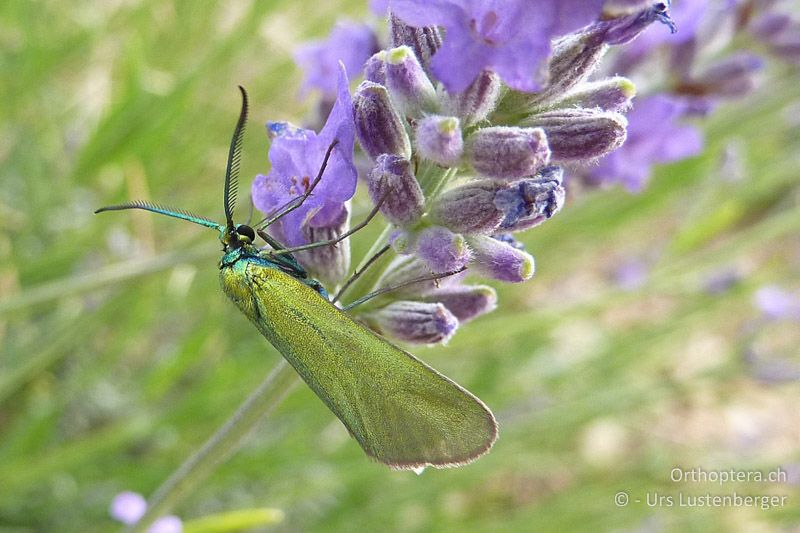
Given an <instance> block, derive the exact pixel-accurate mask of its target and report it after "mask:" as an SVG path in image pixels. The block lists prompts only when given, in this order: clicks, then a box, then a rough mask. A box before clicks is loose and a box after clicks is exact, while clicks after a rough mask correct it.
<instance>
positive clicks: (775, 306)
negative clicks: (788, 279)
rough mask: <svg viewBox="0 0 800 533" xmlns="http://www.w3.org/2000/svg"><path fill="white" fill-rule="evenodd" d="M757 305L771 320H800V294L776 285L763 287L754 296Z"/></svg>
mask: <svg viewBox="0 0 800 533" xmlns="http://www.w3.org/2000/svg"><path fill="white" fill-rule="evenodd" d="M753 300H754V302H755V305H756V307H758V309H759V310H760V311H761V313H762V314H763V315H764V317H765V318H767V319H769V320H785V319H791V320H800V294H798V293H793V292H789V291H787V290H786V289H783V288H781V287H778V286H775V285H768V286H766V287H761V288H760V289H758V291H756V293H755V296H754V298H753Z"/></svg>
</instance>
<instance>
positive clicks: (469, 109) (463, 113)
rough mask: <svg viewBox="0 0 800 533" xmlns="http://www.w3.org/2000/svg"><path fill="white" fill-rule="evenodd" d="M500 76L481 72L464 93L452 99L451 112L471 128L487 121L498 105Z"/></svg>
mask: <svg viewBox="0 0 800 533" xmlns="http://www.w3.org/2000/svg"><path fill="white" fill-rule="evenodd" d="M501 87H502V84H501V82H500V76H498V75H497V74H495V73H494V72H492V71H491V70H484V71H483V72H481V73H480V74H479V75H478V77H477V78H475V81H473V82H472V83H471V84H470V86H469V87H467V89H466V90H465V91H464V92H461V93H457V94H454V95H452V96H451V98H450V112H451V113H452V114H453V115H456V116H458V117H460V118H461V120H462V122H463V123H464V124H465V125H467V126H469V125H471V124H475V123H476V122H479V121H481V120H483V119H485V118H486V117H487V116H488V115H489V113H491V112H492V111H493V110H494V108H495V106H496V105H497V99H498V97H499V96H500V88H501Z"/></svg>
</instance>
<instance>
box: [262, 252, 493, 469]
mask: <svg viewBox="0 0 800 533" xmlns="http://www.w3.org/2000/svg"><path fill="white" fill-rule="evenodd" d="M247 276H248V280H249V282H250V283H249V285H250V286H251V288H252V290H253V296H254V300H255V302H256V304H255V305H256V308H257V311H258V318H259V320H254V322H255V323H256V326H258V328H259V330H261V332H262V333H263V334H264V336H265V337H267V339H268V340H269V341H270V342H271V343H272V344H273V345H274V346H275V347H276V348H277V349H278V350H279V351H280V352H281V353H282V354H283V356H284V357H285V358H286V359H287V360H288V361H289V363H291V364H292V366H293V367H294V368H295V369H296V370H297V372H298V373H299V374H300V376H301V377H302V378H303V379H304V380H305V382H306V383H307V384H308V386H309V387H311V389H312V390H313V391H314V392H315V393H316V394H317V396H319V397H320V398H321V399H322V401H323V402H325V404H327V406H328V407H329V408H330V409H331V411H333V412H334V414H336V416H337V417H338V418H339V419H340V420H341V421H342V422H343V423H344V425H345V426H346V427H347V429H348V430H349V431H350V433H351V434H352V435H353V437H355V439H356V440H357V441H358V442H359V444H360V445H361V447H362V448H363V449H364V451H366V453H367V454H368V455H370V456H372V457H374V458H375V459H377V460H378V461H380V462H382V463H385V464H387V465H389V466H391V467H393V468H419V467H424V466H428V465H431V466H435V467H444V466H454V465H459V464H464V463H468V462H471V461H473V460H474V459H476V458H477V457H479V456H481V455H483V454H484V453H486V452H487V451H488V450H489V449H490V448H491V446H492V444H494V441H495V440H496V438H497V423H496V421H495V419H494V416H493V415H492V413H491V411H489V409H488V408H487V407H486V406H485V405H484V404H483V402H481V401H480V400H479V399H478V398H476V397H475V396H473V395H472V394H471V393H470V392H468V391H467V390H466V389H464V388H462V387H461V386H460V385H458V384H456V383H455V382H453V381H452V380H450V379H449V378H447V377H446V376H444V375H442V374H440V373H439V372H437V371H436V370H434V369H433V368H431V367H429V366H428V365H426V364H425V363H423V362H422V361H420V360H419V359H417V358H415V357H414V356H413V355H411V354H409V353H408V352H406V351H404V350H402V349H400V348H398V347H397V346H395V345H393V344H391V343H390V342H388V341H387V340H386V339H384V338H383V337H381V336H379V335H377V334H375V333H373V332H372V331H370V330H369V329H367V328H365V327H364V326H362V325H360V324H358V323H357V322H355V321H354V320H353V319H352V318H351V317H350V316H348V315H347V314H346V313H344V312H342V311H341V310H339V309H338V308H336V307H334V306H333V305H332V304H331V303H329V302H328V301H327V300H325V298H323V297H322V296H320V295H319V294H318V293H317V292H315V291H314V290H313V289H311V288H309V287H307V286H306V285H304V284H303V283H302V282H300V281H298V280H296V279H295V278H293V277H291V276H289V275H287V274H285V273H283V272H280V271H278V270H276V269H274V268H270V267H268V266H263V265H260V264H258V263H255V262H251V263H249V264H248V268H247Z"/></svg>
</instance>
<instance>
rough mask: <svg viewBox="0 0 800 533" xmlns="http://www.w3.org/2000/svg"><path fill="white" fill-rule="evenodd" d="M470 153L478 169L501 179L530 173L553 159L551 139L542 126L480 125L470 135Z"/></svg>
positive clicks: (468, 141) (473, 164)
mask: <svg viewBox="0 0 800 533" xmlns="http://www.w3.org/2000/svg"><path fill="white" fill-rule="evenodd" d="M467 154H468V157H469V161H470V163H471V164H472V166H473V168H474V169H475V170H476V171H478V172H479V173H480V174H482V175H484V176H486V177H489V178H498V179H517V178H521V177H523V176H530V175H532V174H535V173H536V171H537V170H539V169H540V168H542V167H543V166H545V165H546V164H547V163H548V162H549V161H550V148H549V146H548V139H547V137H546V136H545V133H544V130H542V129H540V128H515V127H504V126H495V127H490V128H483V129H480V130H478V131H476V132H475V133H473V134H472V135H471V136H470V137H469V138H468V139H467Z"/></svg>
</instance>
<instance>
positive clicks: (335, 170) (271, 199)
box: [252, 64, 357, 246]
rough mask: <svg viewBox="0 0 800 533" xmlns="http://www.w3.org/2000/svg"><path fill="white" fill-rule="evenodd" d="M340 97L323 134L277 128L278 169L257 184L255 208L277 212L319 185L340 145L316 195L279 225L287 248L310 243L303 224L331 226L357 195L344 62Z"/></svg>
mask: <svg viewBox="0 0 800 533" xmlns="http://www.w3.org/2000/svg"><path fill="white" fill-rule="evenodd" d="M338 87H339V89H338V96H337V98H336V103H335V104H334V106H333V109H332V110H331V113H330V115H329V116H328V121H327V122H326V124H325V126H324V127H323V128H322V131H321V132H320V133H319V134H316V133H315V132H313V131H311V130H306V129H300V128H283V129H280V128H279V129H276V128H271V131H273V132H275V131H278V133H279V134H278V136H277V137H275V139H274V140H273V141H272V145H271V146H270V150H269V159H270V162H271V163H272V170H270V173H269V174H268V175H267V176H264V175H262V174H259V175H258V176H256V178H255V180H254V181H253V186H252V197H253V204H254V205H255V206H256V207H257V208H258V209H259V210H261V211H263V212H265V213H272V212H275V211H276V210H278V209H280V208H281V207H282V206H284V205H286V203H287V202H288V201H290V200H291V199H293V198H296V197H297V196H300V195H302V194H303V193H305V192H306V191H307V190H308V187H309V186H310V185H311V183H312V182H313V181H314V179H315V177H316V175H317V173H318V172H319V169H320V167H321V165H322V161H323V158H324V156H325V152H326V151H327V150H328V147H329V146H330V145H331V143H333V141H334V140H336V141H337V144H336V147H335V148H334V149H333V152H332V153H331V157H330V160H329V161H328V166H327V168H326V169H325V174H324V176H323V178H322V180H321V181H320V182H319V184H318V185H317V187H316V189H314V192H313V193H312V194H311V196H310V197H309V198H308V199H307V200H306V201H305V202H303V204H302V206H300V207H299V208H298V209H295V210H294V211H292V212H291V213H289V214H287V215H286V216H284V217H283V218H281V219H280V221H279V222H277V223H276V224H275V225H276V226H278V228H277V229H278V232H279V234H280V237H281V238H282V239H284V241H285V242H284V244H287V245H289V246H297V245H300V244H305V243H306V242H307V241H306V237H305V236H304V234H303V226H304V225H310V226H314V227H327V226H330V225H331V224H334V223H336V222H337V220H339V219H340V218H341V214H342V209H344V202H346V201H347V200H349V199H350V198H352V197H353V194H354V193H355V190H356V179H357V172H356V167H355V164H354V163H353V147H354V144H355V126H354V124H353V104H352V101H351V99H350V92H349V89H348V85H347V74H346V72H345V69H344V66H343V65H341V64H340V71H339V77H338Z"/></svg>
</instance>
